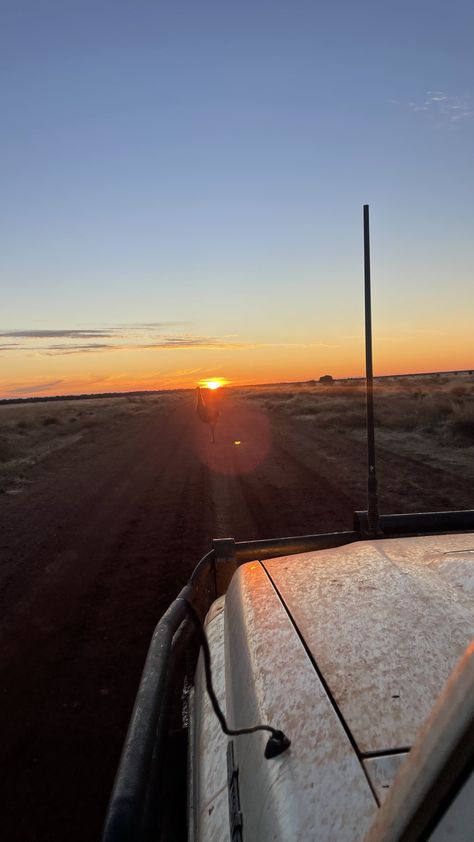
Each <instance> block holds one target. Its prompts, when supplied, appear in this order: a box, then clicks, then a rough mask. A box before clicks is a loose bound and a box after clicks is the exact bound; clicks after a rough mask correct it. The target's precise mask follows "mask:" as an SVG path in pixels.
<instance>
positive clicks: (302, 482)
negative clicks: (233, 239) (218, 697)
mask: <svg viewBox="0 0 474 842" xmlns="http://www.w3.org/2000/svg"><path fill="white" fill-rule="evenodd" d="M375 400H376V423H377V427H376V441H377V473H378V479H379V492H380V510H381V512H384V513H388V512H401V511H405V512H410V511H411V512H413V511H430V510H450V509H458V508H459V509H462V508H474V376H473V375H472V373H459V374H457V375H456V374H449V375H448V374H439V375H436V374H434V375H430V376H418V377H403V378H402V377H400V378H383V379H380V380H378V381H376V394H375ZM219 401H220V409H221V416H220V418H219V421H218V424H217V427H216V443H215V444H212V442H211V436H210V430H209V428H208V426H207V425H205V424H202V423H201V422H200V421H199V420H198V419H197V417H196V413H195V395H194V393H193V392H176V393H174V392H170V393H168V394H157V395H153V394H150V395H144V396H123V397H116V398H115V397H114V398H101V399H90V400H65V401H58V402H45V403H43V402H41V403H33V404H30V403H24V404H5V405H2V406H0V558H1V564H0V603H1V611H0V617H1V621H0V636H1V645H0V672H1V694H0V717H1V722H2V723H3V728H2V739H1V741H0V764H1V769H2V779H3V780H2V791H3V795H4V804H5V807H4V812H3V837H4V838H6V839H9V840H12V842H13V840H15V842H16V840H18V842H20V840H21V842H30V841H31V842H33V841H34V842H37V841H38V840H48V841H49V840H51V842H56V840H64V839H68V840H70V842H75V840H84V839H91V840H92V839H98V838H99V837H100V829H101V824H102V820H103V816H104V811H105V808H106V803H107V798H108V795H109V793H110V789H111V786H112V782H113V776H114V772H115V768H116V765H117V762H118V758H119V755H120V749H121V744H122V741H123V738H124V735H125V731H126V727H127V722H128V718H129V716H130V712H131V708H132V705H133V699H134V695H135V692H136V688H137V684H138V681H139V677H140V672H141V669H142V666H143V662H144V658H145V654H146V649H147V646H148V642H149V639H150V636H151V634H152V631H153V628H154V626H155V624H156V622H157V620H158V618H159V617H160V615H161V614H162V613H163V611H164V610H165V609H166V607H167V605H168V603H169V602H170V601H171V600H172V599H173V597H174V596H175V595H176V593H177V592H178V591H179V589H180V588H181V587H182V585H183V584H184V582H185V581H186V578H187V576H188V575H189V573H190V572H191V570H192V568H193V567H194V565H195V564H196V563H197V561H198V560H199V558H200V557H201V556H202V555H203V554H204V553H205V552H206V551H207V550H208V549H209V547H210V544H211V539H212V538H213V537H224V536H233V537H235V538H236V539H237V540H243V539H252V538H269V537H277V536H278V537H281V536H284V535H302V534H308V533H313V532H320V531H332V530H340V529H350V528H351V524H352V512H353V511H354V510H355V509H363V508H365V488H366V449H365V433H364V428H365V398H364V391H363V384H362V383H360V382H359V381H345V382H344V381H338V382H336V383H334V384H332V385H331V384H328V385H326V384H320V383H316V382H311V383H306V384H285V385H281V386H265V387H248V388H245V389H237V390H233V389H223V390H222V391H221V393H220V394H219Z"/></svg>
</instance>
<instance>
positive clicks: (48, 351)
mask: <svg viewBox="0 0 474 842" xmlns="http://www.w3.org/2000/svg"><path fill="white" fill-rule="evenodd" d="M172 324H173V326H177V325H183V324H186V323H185V322H182V323H180V322H173V323H172ZM169 325H170V323H165V322H159V323H150V324H146V325H144V324H142V325H123V326H120V327H110V328H100V329H89V328H87V329H86V328H84V329H82V328H81V329H76V328H74V329H64V330H56V329H55V330H44V329H41V330H37V329H31V330H30V329H27V330H10V331H0V342H2V340H3V342H2V344H0V353H4V352H16V353H28V354H34V355H38V356H45V357H56V356H70V355H72V354H104V353H112V352H118V351H122V352H124V351H127V352H132V351H135V352H136V351H156V352H159V351H191V350H201V351H242V350H251V349H259V348H287V349H291V348H336V347H338V346H337V345H330V344H327V343H325V342H318V341H313V342H311V341H310V342H294V343H292V342H275V343H272V342H253V341H241V340H239V339H238V335H237V334H226V335H224V336H203V335H196V334H192V333H184V332H183V333H181V332H180V333H178V332H173V333H164V332H163V331H164V328H165V326H166V327H169ZM8 340H10V341H8ZM48 340H49V341H48ZM58 340H61V341H58ZM99 340H100V341H99Z"/></svg>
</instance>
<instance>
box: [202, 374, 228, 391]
mask: <svg viewBox="0 0 474 842" xmlns="http://www.w3.org/2000/svg"><path fill="white" fill-rule="evenodd" d="M228 382H229V381H228V380H226V379H225V378H224V377H213V378H212V379H210V380H200V381H199V385H200V386H202V387H203V388H204V389H212V390H213V391H214V390H215V389H220V388H221V386H227V384H228Z"/></svg>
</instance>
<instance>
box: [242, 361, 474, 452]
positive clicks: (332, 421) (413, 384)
mask: <svg viewBox="0 0 474 842" xmlns="http://www.w3.org/2000/svg"><path fill="white" fill-rule="evenodd" d="M240 396H241V397H242V398H244V399H245V400H252V401H258V403H259V404H260V405H261V406H262V408H264V409H265V410H266V411H267V412H268V413H271V414H273V413H276V412H285V413H288V414H290V415H292V416H295V418H299V419H301V420H305V421H307V422H308V423H314V424H318V425H320V426H324V427H325V428H326V429H328V428H329V429H330V428H333V429H334V430H338V431H346V432H347V433H348V434H350V433H351V431H356V430H363V429H364V428H365V423H366V415H365V385H364V383H363V382H361V381H336V382H335V383H334V385H329V386H328V385H325V384H320V383H314V382H313V383H311V384H295V385H294V386H292V388H291V389H289V388H288V385H284V386H281V387H278V386H275V387H266V388H265V389H264V390H261V391H259V390H258V388H256V387H254V388H251V389H250V388H249V389H246V390H241V392H240ZM375 423H376V427H377V428H378V429H381V430H383V431H385V432H386V433H387V432H390V431H393V432H406V433H414V434H417V435H424V436H426V437H429V438H431V439H432V440H433V442H435V443H436V445H437V446H438V445H441V446H443V447H450V448H465V447H470V446H473V445H474V375H473V374H470V373H468V374H459V375H429V376H417V377H393V378H381V379H379V380H376V381H375Z"/></svg>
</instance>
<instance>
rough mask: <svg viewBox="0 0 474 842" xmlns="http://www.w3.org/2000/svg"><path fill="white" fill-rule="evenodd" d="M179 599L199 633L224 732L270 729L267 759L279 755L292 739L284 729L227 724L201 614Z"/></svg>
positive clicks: (231, 734) (210, 691) (208, 687)
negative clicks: (213, 681)
mask: <svg viewBox="0 0 474 842" xmlns="http://www.w3.org/2000/svg"><path fill="white" fill-rule="evenodd" d="M178 599H181V600H182V601H183V602H184V603H185V605H186V609H187V612H188V614H189V616H190V618H191V620H192V622H193V624H194V627H195V629H196V631H197V633H198V637H199V640H200V642H201V646H202V652H203V656H204V672H205V676H206V690H207V693H208V696H209V698H210V700H211V705H212V707H213V710H214V713H215V714H216V716H217V718H218V720H219V723H220V726H221V728H222V730H223V732H224V734H227V736H228V737H238V736H240V735H241V734H254V733H255V732H256V731H269V732H270V734H271V736H270V737H269V740H268V742H267V745H266V747H265V757H266V758H267V759H270V758H271V757H277V756H278V755H279V754H282V752H284V751H285V750H286V749H287V748H289V746H290V745H291V740H289V739H288V737H287V736H286V734H284V733H283V731H279V730H278V729H277V728H272V726H271V725H253V726H252V727H251V728H229V726H228V725H227V720H226V718H225V716H224V714H223V713H222V710H221V707H220V705H219V702H218V699H217V696H216V694H215V692H214V687H213V685H212V668H211V652H210V649H209V643H208V640H207V636H206V633H205V631H204V628H203V626H202V623H201V620H200V619H199V616H198V614H197V612H196V610H195V608H194V606H193V605H191V603H190V602H189V601H188V600H187V599H186V598H185V597H183V596H180V597H178Z"/></svg>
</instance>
